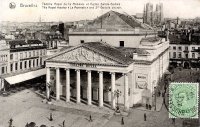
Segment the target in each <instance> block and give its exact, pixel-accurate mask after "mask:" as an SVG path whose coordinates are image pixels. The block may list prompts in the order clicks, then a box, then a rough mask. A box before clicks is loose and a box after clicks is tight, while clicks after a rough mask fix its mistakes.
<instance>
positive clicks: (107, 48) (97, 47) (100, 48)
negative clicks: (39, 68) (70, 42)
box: [47, 42, 133, 65]
mask: <svg viewBox="0 0 200 127" xmlns="http://www.w3.org/2000/svg"><path fill="white" fill-rule="evenodd" d="M80 47H83V48H85V49H89V50H90V51H92V52H95V53H97V54H100V55H101V56H103V57H104V58H108V59H110V60H113V61H116V62H117V63H118V64H121V65H129V64H131V63H132V62H133V59H131V58H130V57H128V56H126V54H125V53H124V52H122V51H121V50H119V49H117V48H115V47H113V46H111V45H109V44H107V43H105V42H87V43H82V44H80V45H78V46H75V47H70V48H65V49H64V48H63V49H62V50H61V52H59V53H56V54H55V55H53V56H51V57H49V58H47V61H52V60H53V59H54V58H56V57H57V56H60V55H62V54H65V53H67V52H70V51H72V50H75V49H78V48H80ZM65 61H66V62H68V61H67V59H66V60H65Z"/></svg>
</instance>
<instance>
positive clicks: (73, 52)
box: [48, 46, 120, 64]
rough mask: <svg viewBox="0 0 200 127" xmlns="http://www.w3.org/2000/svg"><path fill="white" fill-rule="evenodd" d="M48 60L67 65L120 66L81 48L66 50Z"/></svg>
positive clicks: (100, 55)
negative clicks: (66, 63)
mask: <svg viewBox="0 0 200 127" xmlns="http://www.w3.org/2000/svg"><path fill="white" fill-rule="evenodd" d="M48 60H49V61H60V62H68V63H91V64H120V63H118V62H117V61H115V60H113V59H111V58H109V57H108V56H104V55H103V54H101V53H99V52H96V51H93V50H91V49H88V48H86V47H83V46H80V47H77V48H73V49H68V50H67V51H65V52H62V53H60V54H57V55H55V56H54V57H52V58H50V59H48Z"/></svg>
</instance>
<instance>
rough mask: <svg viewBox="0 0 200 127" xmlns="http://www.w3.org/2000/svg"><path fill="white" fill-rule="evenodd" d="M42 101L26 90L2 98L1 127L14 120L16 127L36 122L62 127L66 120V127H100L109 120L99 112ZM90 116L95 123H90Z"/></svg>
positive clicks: (38, 124) (0, 108) (0, 98)
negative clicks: (48, 103) (51, 119)
mask: <svg viewBox="0 0 200 127" xmlns="http://www.w3.org/2000/svg"><path fill="white" fill-rule="evenodd" d="M42 100H43V99H42V98H40V97H39V96H37V95H36V94H35V93H34V92H32V91H31V90H24V91H21V92H18V93H16V94H14V95H12V96H9V97H0V102H1V103H0V112H1V118H0V123H1V124H0V125H1V126H2V127H6V126H8V121H9V119H10V118H12V119H13V125H14V126H15V127H24V126H25V125H26V123H27V122H29V123H30V122H35V123H36V125H37V126H40V125H42V124H45V125H47V126H48V127H51V126H54V127H60V126H61V125H62V122H63V121H64V120H65V125H66V127H79V126H82V125H84V126H85V127H92V126H95V127H100V126H102V125H103V123H105V122H107V121H108V119H109V115H108V114H104V113H100V112H99V111H98V112H94V110H93V111H89V110H86V111H83V110H78V109H77V108H66V107H61V106H55V105H47V104H45V103H42ZM97 110H98V109H97ZM50 113H52V116H53V119H54V120H53V122H51V121H49V117H50ZM90 115H91V116H92V119H93V122H89V116H90Z"/></svg>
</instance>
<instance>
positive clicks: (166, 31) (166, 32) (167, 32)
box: [165, 29, 169, 41]
mask: <svg viewBox="0 0 200 127" xmlns="http://www.w3.org/2000/svg"><path fill="white" fill-rule="evenodd" d="M168 39H169V31H168V29H166V30H165V41H168Z"/></svg>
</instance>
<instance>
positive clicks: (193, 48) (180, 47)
mask: <svg viewBox="0 0 200 127" xmlns="http://www.w3.org/2000/svg"><path fill="white" fill-rule="evenodd" d="M170 48H171V46H170ZM172 48H173V50H176V46H173V47H172ZM177 48H178V50H180V51H182V46H178V47H177ZM198 49H200V47H198ZM185 50H186V51H188V46H185ZM192 50H195V47H192Z"/></svg>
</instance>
